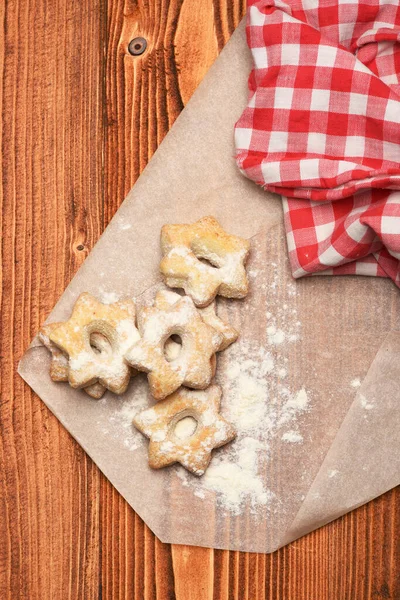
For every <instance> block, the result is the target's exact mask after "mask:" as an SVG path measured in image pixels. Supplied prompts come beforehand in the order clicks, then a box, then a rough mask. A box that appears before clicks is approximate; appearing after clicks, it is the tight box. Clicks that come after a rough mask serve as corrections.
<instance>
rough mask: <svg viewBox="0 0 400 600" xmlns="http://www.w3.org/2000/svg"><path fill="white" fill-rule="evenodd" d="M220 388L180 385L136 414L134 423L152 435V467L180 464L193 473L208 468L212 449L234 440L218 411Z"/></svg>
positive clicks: (148, 434) (229, 427)
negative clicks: (163, 398)
mask: <svg viewBox="0 0 400 600" xmlns="http://www.w3.org/2000/svg"><path fill="white" fill-rule="evenodd" d="M221 398H222V391H221V388H220V387H219V386H217V385H211V386H210V387H208V388H207V389H206V390H201V391H199V390H188V389H187V388H181V389H179V390H178V391H176V392H174V393H173V394H172V395H171V396H169V397H168V398H166V399H165V400H163V401H162V402H158V403H157V404H156V405H155V406H153V407H152V408H149V409H146V410H144V411H143V412H141V413H140V414H138V415H136V416H135V418H134V420H133V424H134V426H135V427H136V428H137V429H138V430H139V431H141V432H142V433H143V434H144V435H145V436H146V437H148V438H149V440H150V443H149V466H150V467H151V468H153V469H162V468H163V467H167V466H169V465H172V464H174V463H180V464H181V465H182V466H183V467H185V469H187V470H188V471H190V472H191V473H193V474H194V475H198V476H201V475H203V474H204V472H205V471H206V469H207V467H208V465H209V463H210V460H211V455H212V451H213V450H214V449H215V448H219V447H221V446H224V445H225V444H227V443H228V442H230V441H231V440H233V439H234V437H235V436H236V431H235V429H234V428H233V426H232V425H231V424H230V423H228V421H226V420H225V419H224V418H223V417H222V416H221V414H220V413H219V409H220V404H221Z"/></svg>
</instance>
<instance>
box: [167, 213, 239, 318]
mask: <svg viewBox="0 0 400 600" xmlns="http://www.w3.org/2000/svg"><path fill="white" fill-rule="evenodd" d="M161 249H162V253H163V259H162V261H161V263H160V271H161V273H162V275H163V276H164V280H165V283H166V284H167V285H168V286H169V287H177V288H183V289H184V290H185V292H186V294H188V296H190V297H191V298H192V299H193V301H194V303H195V304H196V306H207V305H208V304H209V303H210V302H211V301H212V300H213V299H214V298H215V296H216V295H217V294H219V295H221V296H225V297H227V298H244V297H245V296H246V294H247V292H248V279H247V275H246V270H245V266H244V265H245V262H246V260H247V257H248V254H249V250H250V242H249V241H248V240H245V239H243V238H240V237H237V236H234V235H229V234H228V233H226V231H224V229H223V228H222V227H221V225H220V224H219V223H218V221H217V220H216V219H214V217H204V218H202V219H200V220H199V221H197V222H196V223H194V224H192V225H164V227H163V228H162V230H161Z"/></svg>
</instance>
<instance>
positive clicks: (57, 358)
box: [38, 323, 108, 400]
mask: <svg viewBox="0 0 400 600" xmlns="http://www.w3.org/2000/svg"><path fill="white" fill-rule="evenodd" d="M60 325H62V323H48V324H47V325H43V327H42V328H41V330H40V331H39V333H38V337H39V339H40V341H41V342H42V344H43V346H45V347H46V348H47V350H49V352H50V353H51V364H50V378H51V379H52V380H53V381H68V370H69V364H68V355H67V354H66V353H65V352H63V350H61V349H60V348H58V347H57V346H56V345H55V344H53V342H52V341H51V340H50V337H49V336H50V334H51V332H52V331H54V329H57V327H60ZM90 344H91V346H92V347H93V348H94V349H95V350H97V351H98V352H102V351H104V349H105V348H106V347H107V346H108V342H107V340H106V339H105V338H103V336H102V335H101V334H98V333H93V334H92V336H91V338H90ZM84 391H85V392H86V393H87V394H88V395H89V396H91V398H94V399H95V400H99V399H100V398H101V397H102V396H103V394H104V392H105V391H106V388H105V387H104V386H103V385H101V383H93V384H92V385H88V386H87V387H85V388H84Z"/></svg>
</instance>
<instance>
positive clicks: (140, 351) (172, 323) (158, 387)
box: [125, 296, 222, 400]
mask: <svg viewBox="0 0 400 600" xmlns="http://www.w3.org/2000/svg"><path fill="white" fill-rule="evenodd" d="M138 327H139V331H140V335H141V339H140V340H139V341H138V342H137V343H136V344H134V345H133V346H132V347H131V348H130V349H129V350H128V352H127V353H126V354H125V358H126V360H127V361H128V363H129V364H130V365H131V366H132V367H135V368H136V369H138V370H139V371H144V372H145V373H147V374H148V375H147V377H148V381H149V385H150V391H151V393H152V394H153V396H154V398H156V399H157V400H162V399H163V398H165V397H166V396H168V395H169V394H172V392H174V391H175V390H177V389H178V387H180V386H181V385H186V386H188V387H191V388H196V389H204V388H206V387H207V386H208V385H209V384H210V381H211V378H212V375H213V369H212V365H211V362H210V361H211V357H212V355H213V354H215V352H216V351H217V349H218V348H219V346H220V345H221V342H222V335H221V334H220V333H218V332H217V331H215V329H213V328H212V327H210V326H209V325H207V324H206V323H204V321H203V320H202V318H201V316H200V314H199V312H198V310H197V309H196V307H195V305H194V304H193V301H192V300H191V299H190V298H189V297H188V296H184V297H181V298H180V300H178V301H177V302H176V303H175V304H174V305H173V306H170V307H168V308H166V309H164V310H160V309H159V308H157V307H155V306H153V307H147V308H144V309H142V310H141V311H140V312H139V314H138ZM174 335H177V336H179V337H180V339H181V340H182V349H181V351H180V352H179V354H178V356H177V357H176V358H175V359H173V360H168V359H167V358H166V356H165V353H164V346H165V343H166V341H167V340H168V339H169V338H170V337H171V336H174Z"/></svg>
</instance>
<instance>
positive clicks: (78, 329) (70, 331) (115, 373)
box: [49, 292, 140, 394]
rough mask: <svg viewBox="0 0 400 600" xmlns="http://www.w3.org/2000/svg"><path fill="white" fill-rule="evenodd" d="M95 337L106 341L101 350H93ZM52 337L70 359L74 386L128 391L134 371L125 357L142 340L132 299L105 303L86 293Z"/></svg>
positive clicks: (117, 392)
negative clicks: (132, 371) (133, 345)
mask: <svg viewBox="0 0 400 600" xmlns="http://www.w3.org/2000/svg"><path fill="white" fill-rule="evenodd" d="M93 334H101V335H102V336H103V338H104V339H105V341H106V342H105V344H104V347H102V348H100V351H96V348H93V344H92V343H91V341H92V336H93ZM49 337H50V340H51V341H52V342H53V343H54V344H56V345H57V346H58V347H59V348H61V349H62V350H63V351H64V352H65V353H66V354H67V355H68V356H69V371H68V380H69V383H70V385H71V386H72V387H74V388H82V387H87V386H88V385H92V384H95V383H97V382H98V383H100V384H101V385H102V386H104V387H106V388H107V389H108V390H110V391H111V392H114V393H115V394H122V393H123V392H124V391H125V390H126V388H127V386H128V383H129V379H130V377H131V369H130V367H129V365H128V364H127V363H126V361H125V359H124V354H125V352H126V350H127V349H128V348H129V346H130V345H131V344H132V343H134V342H135V341H136V340H138V339H139V337H140V336H139V332H138V330H137V328H136V324H135V304H134V302H133V300H121V301H120V302H114V303H113V304H102V303H101V302H99V301H98V300H96V298H94V297H93V296H92V295H91V294H89V293H87V292H84V293H83V294H81V295H80V296H79V298H78V300H77V301H76V304H75V306H74V309H73V312H72V316H71V318H70V319H69V320H68V321H66V322H65V323H62V324H61V325H60V326H59V327H57V329H55V330H54V331H52V332H51V334H50V336H49Z"/></svg>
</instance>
